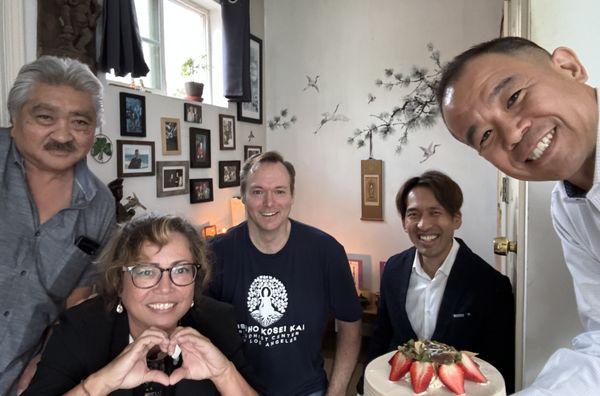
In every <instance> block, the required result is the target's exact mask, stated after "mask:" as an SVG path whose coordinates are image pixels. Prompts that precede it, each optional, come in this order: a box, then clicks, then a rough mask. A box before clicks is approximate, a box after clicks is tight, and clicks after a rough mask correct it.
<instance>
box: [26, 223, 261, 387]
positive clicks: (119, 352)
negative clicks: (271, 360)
mask: <svg viewBox="0 0 600 396" xmlns="http://www.w3.org/2000/svg"><path fill="white" fill-rule="evenodd" d="M98 265H99V267H100V269H101V270H102V271H103V275H102V279H101V283H100V285H99V296H97V297H95V298H93V299H91V300H88V301H85V302H84V303H82V304H80V305H78V306H76V307H74V308H72V309H70V310H68V311H67V312H66V313H65V314H64V315H63V316H62V317H61V319H60V323H59V325H58V326H56V327H55V328H54V331H53V333H52V335H51V337H50V339H49V341H48V344H47V346H46V348H45V350H44V353H43V355H42V359H41V361H40V363H39V364H38V368H37V373H36V375H35V376H34V378H33V380H32V382H31V384H30V386H29V388H28V389H27V391H26V392H25V395H36V396H39V395H62V394H67V395H82V396H97V395H108V394H115V395H131V396H138V395H139V396H159V395H160V396H166V395H217V394H223V395H236V396H237V395H255V394H256V392H255V391H254V390H253V389H252V388H251V387H250V386H249V384H248V383H247V382H246V380H245V378H244V377H246V378H251V373H250V370H249V367H248V365H247V363H246V361H245V359H244V356H243V353H242V341H241V339H240V337H239V335H238V333H237V330H236V323H235V317H234V312H233V308H232V307H231V306H229V305H227V304H224V303H221V302H217V301H215V300H212V299H210V298H208V297H205V296H203V295H202V294H201V289H202V287H203V284H204V283H205V282H206V281H207V279H208V277H209V273H210V266H209V263H208V260H207V248H206V245H205V243H204V241H202V240H201V239H200V238H199V237H198V234H197V231H196V230H195V229H194V227H193V226H192V225H191V224H189V223H188V222H187V221H185V220H183V219H181V218H179V217H173V216H167V215H146V216H143V217H140V218H137V219H133V220H131V221H130V222H129V223H128V224H127V225H126V226H125V227H124V228H122V229H121V230H119V231H117V232H116V234H115V235H114V236H113V238H112V239H111V241H110V242H109V243H108V244H107V246H106V247H105V249H104V250H103V252H102V253H101V254H100V257H99V259H98Z"/></svg>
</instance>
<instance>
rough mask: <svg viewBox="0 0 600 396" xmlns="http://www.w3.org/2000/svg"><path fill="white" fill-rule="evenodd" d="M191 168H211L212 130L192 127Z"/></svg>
mask: <svg viewBox="0 0 600 396" xmlns="http://www.w3.org/2000/svg"><path fill="white" fill-rule="evenodd" d="M190 168H210V131H209V130H208V129H200V128H190Z"/></svg>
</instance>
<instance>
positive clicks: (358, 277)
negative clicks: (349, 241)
mask: <svg viewBox="0 0 600 396" xmlns="http://www.w3.org/2000/svg"><path fill="white" fill-rule="evenodd" d="M348 265H349V266H350V272H351V273H352V279H353V280H354V286H355V287H356V291H357V293H358V294H360V289H362V287H363V279H362V274H363V262H362V260H359V259H356V258H348Z"/></svg>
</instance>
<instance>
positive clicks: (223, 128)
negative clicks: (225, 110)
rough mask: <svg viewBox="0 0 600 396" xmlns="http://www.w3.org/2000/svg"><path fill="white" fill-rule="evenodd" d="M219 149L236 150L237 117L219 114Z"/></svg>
mask: <svg viewBox="0 0 600 396" xmlns="http://www.w3.org/2000/svg"><path fill="white" fill-rule="evenodd" d="M219 147H220V148H221V150H235V117H233V116H230V115H225V114H219Z"/></svg>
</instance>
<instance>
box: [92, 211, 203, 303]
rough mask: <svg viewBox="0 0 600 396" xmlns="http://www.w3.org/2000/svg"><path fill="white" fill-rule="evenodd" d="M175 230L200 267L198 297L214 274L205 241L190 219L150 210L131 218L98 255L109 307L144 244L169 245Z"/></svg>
mask: <svg viewBox="0 0 600 396" xmlns="http://www.w3.org/2000/svg"><path fill="white" fill-rule="evenodd" d="M173 233H179V234H181V235H183V236H184V237H185V239H186V240H187V242H188V245H189V249H190V253H191V255H192V259H193V261H194V262H195V263H196V264H198V265H199V266H200V268H199V269H198V275H197V276H196V281H195V285H194V295H195V296H199V295H200V294H201V293H202V289H203V288H204V287H205V286H206V283H207V282H208V280H209V278H210V274H211V266H210V263H209V258H208V255H209V252H208V248H207V246H206V242H205V241H204V240H203V239H202V238H201V237H200V236H199V234H198V231H197V230H196V228H195V227H194V226H193V225H192V224H190V223H189V222H188V221H187V220H185V219H183V218H181V217H177V216H172V215H165V214H156V213H150V214H146V215H144V216H140V217H137V218H134V219H132V220H130V221H129V222H128V223H127V224H125V226H124V227H123V228H121V229H120V230H118V231H116V232H115V233H114V235H113V236H112V237H111V239H110V240H109V242H108V243H107V244H106V246H105V247H104V249H103V250H102V252H101V253H100V255H99V257H98V261H97V263H98V267H99V269H100V271H101V274H102V275H101V278H100V283H99V285H98V293H99V294H100V295H101V296H102V297H103V298H104V300H105V302H106V304H107V308H108V309H112V307H114V305H115V304H116V303H117V300H118V299H119V293H120V292H121V289H122V287H123V276H124V274H125V273H124V272H123V267H124V266H129V265H133V264H135V263H136V262H137V261H138V260H139V259H140V256H141V250H142V245H143V244H144V243H145V242H150V243H152V244H154V245H157V246H159V247H163V246H165V245H166V244H168V243H169V242H170V240H171V237H172V236H173Z"/></svg>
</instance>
